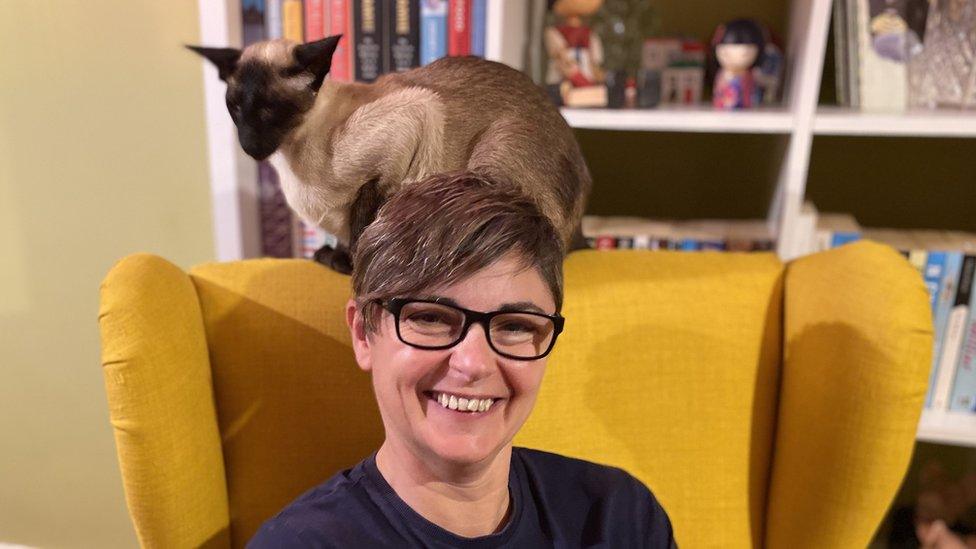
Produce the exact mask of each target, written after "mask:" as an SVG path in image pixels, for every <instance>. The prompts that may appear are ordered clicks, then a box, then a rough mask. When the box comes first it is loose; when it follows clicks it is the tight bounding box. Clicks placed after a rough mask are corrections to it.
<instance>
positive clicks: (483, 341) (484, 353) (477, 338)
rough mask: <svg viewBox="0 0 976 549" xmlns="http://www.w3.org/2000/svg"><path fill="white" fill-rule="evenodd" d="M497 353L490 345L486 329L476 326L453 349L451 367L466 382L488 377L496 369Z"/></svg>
mask: <svg viewBox="0 0 976 549" xmlns="http://www.w3.org/2000/svg"><path fill="white" fill-rule="evenodd" d="M495 358H496V357H495V351H493V350H492V349H491V346H490V345H488V337H487V334H486V333H485V330H484V328H482V327H481V325H479V324H474V325H472V326H471V327H470V328H469V329H468V333H467V334H465V335H464V339H462V340H461V341H460V342H459V343H458V344H457V345H455V346H454V347H453V348H452V349H451V357H450V360H449V365H450V367H451V369H453V370H455V371H457V372H458V373H459V374H462V375H463V376H464V378H465V381H469V382H470V381H476V380H478V379H481V378H484V377H488V376H489V375H491V373H492V371H493V370H494V368H495Z"/></svg>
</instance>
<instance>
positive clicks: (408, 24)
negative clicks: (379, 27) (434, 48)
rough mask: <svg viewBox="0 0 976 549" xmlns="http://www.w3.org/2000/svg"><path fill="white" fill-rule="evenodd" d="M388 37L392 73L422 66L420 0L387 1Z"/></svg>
mask: <svg viewBox="0 0 976 549" xmlns="http://www.w3.org/2000/svg"><path fill="white" fill-rule="evenodd" d="M383 11H384V13H385V15H386V35H387V36H388V37H389V40H388V42H389V44H388V47H387V51H388V53H387V56H388V59H389V61H388V66H389V71H390V72H403V71H408V70H410V69H412V68H414V67H419V66H420V0H386V5H385V6H384V10H383Z"/></svg>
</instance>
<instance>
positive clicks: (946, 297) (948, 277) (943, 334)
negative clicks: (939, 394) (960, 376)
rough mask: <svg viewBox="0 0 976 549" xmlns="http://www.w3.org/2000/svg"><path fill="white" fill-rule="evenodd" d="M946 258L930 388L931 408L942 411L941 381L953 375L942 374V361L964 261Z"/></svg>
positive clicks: (951, 255)
mask: <svg viewBox="0 0 976 549" xmlns="http://www.w3.org/2000/svg"><path fill="white" fill-rule="evenodd" d="M945 257H946V262H945V269H944V270H943V272H942V280H940V281H939V297H938V300H937V302H936V311H935V348H934V349H933V350H932V361H933V364H932V369H933V371H935V378H934V379H933V380H932V381H933V382H934V383H935V385H934V386H932V387H930V388H929V391H930V392H931V393H932V403H931V407H932V408H933V409H942V410H945V409H946V408H945V403H944V402H942V403H941V405H942V407H941V408H935V407H936V405H937V404H940V403H937V402H936V390H937V389H938V386H939V380H940V379H941V378H942V377H944V376H946V375H951V373H946V372H942V359H943V355H944V354H945V348H946V344H947V338H948V334H949V317H950V316H951V313H952V307H953V303H954V302H955V299H956V293H957V292H956V288H957V287H958V286H959V278H960V271H961V269H962V260H963V256H962V253H960V252H946V254H945ZM951 380H952V377H949V378H948V381H947V382H946V383H951ZM946 392H948V389H946Z"/></svg>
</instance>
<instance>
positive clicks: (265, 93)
mask: <svg viewBox="0 0 976 549" xmlns="http://www.w3.org/2000/svg"><path fill="white" fill-rule="evenodd" d="M340 38H341V36H330V37H329V38H324V39H322V40H318V41H316V42H310V43H308V44H301V45H296V46H292V45H290V44H289V43H288V42H286V41H269V42H260V43H257V44H253V45H251V46H248V48H247V49H245V50H244V52H241V51H240V50H236V49H233V48H203V47H198V46H187V47H188V48H189V49H191V50H193V51H195V52H197V53H199V54H200V55H202V56H203V57H205V58H206V59H208V60H209V61H211V62H212V63H213V64H214V65H215V66H216V67H217V71H218V75H219V76H220V79H221V80H223V81H224V82H226V83H227V94H226V102H227V110H228V112H229V113H230V116H231V118H232V119H233V120H234V124H235V125H236V126H237V136H238V139H239V140H240V143H241V147H242V148H243V149H244V151H245V152H246V153H247V154H248V155H249V156H251V157H253V158H254V159H255V160H264V159H265V158H267V157H268V156H270V155H271V154H272V153H274V152H275V151H276V150H277V149H278V147H279V146H281V143H282V142H283V141H284V139H285V137H286V136H287V135H288V133H289V132H291V130H292V129H294V128H295V127H297V126H298V125H299V124H301V122H302V118H303V115H304V114H305V113H306V112H307V111H308V110H309V109H310V108H311V107H312V105H313V104H314V102H315V96H316V94H317V93H318V90H319V88H320V87H321V86H322V81H323V79H324V78H325V76H326V74H328V72H329V68H330V66H331V65H332V54H333V53H334V52H335V48H336V46H337V45H338V43H339V39H340Z"/></svg>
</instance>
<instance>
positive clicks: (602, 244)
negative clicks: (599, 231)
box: [593, 236, 617, 250]
mask: <svg viewBox="0 0 976 549" xmlns="http://www.w3.org/2000/svg"><path fill="white" fill-rule="evenodd" d="M593 247H594V248H596V249H597V250H613V249H615V248H616V247H617V239H616V238H615V237H612V236H598V237H596V239H595V241H594V246H593Z"/></svg>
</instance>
